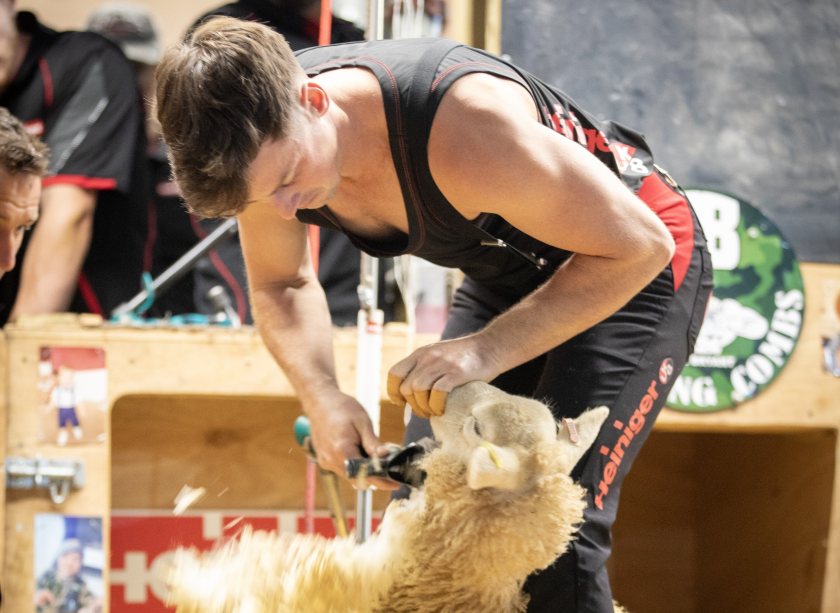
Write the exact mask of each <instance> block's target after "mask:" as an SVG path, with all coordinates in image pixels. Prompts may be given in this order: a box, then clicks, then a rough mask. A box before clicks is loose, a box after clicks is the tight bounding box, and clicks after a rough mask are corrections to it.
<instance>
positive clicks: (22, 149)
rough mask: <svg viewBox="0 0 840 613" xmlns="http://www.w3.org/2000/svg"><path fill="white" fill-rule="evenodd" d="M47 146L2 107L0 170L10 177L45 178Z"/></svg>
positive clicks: (0, 119) (0, 111) (0, 115)
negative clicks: (32, 176) (21, 175)
mask: <svg viewBox="0 0 840 613" xmlns="http://www.w3.org/2000/svg"><path fill="white" fill-rule="evenodd" d="M48 156H49V152H48V149H47V146H46V145H45V144H44V143H43V142H41V141H40V140H39V139H38V138H37V137H35V136H33V135H32V134H30V133H29V132H27V131H26V129H25V128H24V127H23V124H22V123H21V122H20V120H19V119H18V118H17V117H15V116H14V115H12V114H11V113H10V112H9V110H8V109H6V108H4V107H0V168H2V169H3V170H5V171H6V172H7V173H9V174H10V175H17V174H30V175H35V176H37V177H43V176H44V175H45V174H46V172H47V167H48V165H49V157H48Z"/></svg>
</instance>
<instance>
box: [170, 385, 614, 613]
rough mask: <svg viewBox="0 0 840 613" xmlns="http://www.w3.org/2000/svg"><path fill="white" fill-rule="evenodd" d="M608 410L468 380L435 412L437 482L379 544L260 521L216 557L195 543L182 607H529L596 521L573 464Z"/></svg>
mask: <svg viewBox="0 0 840 613" xmlns="http://www.w3.org/2000/svg"><path fill="white" fill-rule="evenodd" d="M607 414H608V411H607V409H606V408H604V407H601V408H598V409H593V410H590V411H587V412H586V413H584V414H583V415H581V416H580V417H579V418H578V419H576V420H575V421H574V423H573V425H570V426H569V427H568V428H567V427H566V426H561V425H559V424H558V423H557V422H555V420H554V417H553V416H552V414H551V412H550V411H549V409H548V408H547V407H546V406H545V405H543V404H542V403H540V402H538V401H536V400H532V399H528V398H522V397H518V396H512V395H509V394H506V393H504V392H502V391H501V390H498V389H496V388H494V387H492V386H490V385H488V384H485V383H480V382H473V383H469V384H467V385H464V386H461V387H459V388H457V389H455V390H453V392H452V393H450V394H449V398H448V400H447V403H446V412H445V413H444V414H443V415H442V416H440V417H434V418H432V429H433V430H434V433H435V438H436V439H437V440H438V441H439V443H440V447H439V448H438V449H436V450H434V451H433V452H431V453H430V454H428V455H427V456H426V457H424V458H423V460H422V462H423V468H424V469H425V471H426V473H427V477H426V481H425V484H424V487H423V488H421V489H419V490H416V491H414V492H413V493H412V495H411V497H410V498H409V499H407V500H404V501H398V502H394V503H392V504H391V505H390V506H389V507H388V509H387V511H386V513H385V517H384V519H383V521H382V524H381V525H380V527H379V529H378V531H377V532H376V533H375V534H374V535H372V536H371V538H370V539H368V540H367V541H365V542H364V543H355V542H354V541H353V540H352V538H350V537H347V538H336V539H327V538H323V537H321V536H318V535H301V534H296V535H290V534H276V533H265V532H252V531H248V530H246V531H245V532H244V533H243V534H242V535H241V536H240V537H239V538H238V539H236V540H235V541H233V542H230V543H228V544H226V545H224V546H223V547H221V548H219V549H217V550H215V551H213V552H211V553H207V554H199V553H196V552H192V551H189V552H188V551H183V550H182V551H180V552H179V556H178V558H177V560H176V564H175V570H174V571H173V574H172V576H171V580H170V583H171V586H170V587H171V594H170V604H175V605H177V607H178V609H177V610H178V611H180V612H181V613H190V612H199V611H200V612H227V611H230V612H234V611H236V612H241V613H245V612H248V613H277V612H306V613H330V612H336V613H338V612H347V613H351V612H352V613H363V612H364V613H386V612H387V613H400V612H406V613H408V612H411V613H424V612H428V613H432V612H436V613H439V612H441V611H453V612H454V611H457V612H459V613H470V612H475V613H486V612H487V611H494V612H496V613H503V612H507V611H511V612H513V611H524V610H525V605H526V603H527V600H526V599H527V596H526V595H525V594H524V593H523V592H522V585H523V583H524V581H525V578H526V577H527V576H528V575H530V574H531V573H532V572H534V571H536V570H540V569H542V568H545V567H547V566H548V565H549V564H551V563H552V562H553V561H554V559H555V558H557V556H559V555H560V554H561V553H563V551H564V550H565V549H566V547H567V545H568V544H569V542H570V540H571V539H572V538H573V536H574V532H575V529H576V527H577V526H578V525H579V523H580V522H581V521H582V519H583V510H584V506H585V503H584V500H583V495H584V491H583V489H582V488H581V487H579V486H578V485H576V484H574V483H573V482H572V480H571V478H570V477H569V472H570V471H571V470H572V468H573V467H574V465H575V464H576V462H577V461H578V459H579V458H580V457H581V456H582V455H583V453H584V452H585V451H586V450H587V449H588V448H589V446H590V445H591V444H592V442H593V441H594V439H595V436H596V435H597V433H598V430H599V429H600V427H601V424H602V423H603V421H604V420H605V419H606V416H607ZM572 432H573V433H574V436H570V433H572ZM572 438H574V439H575V442H573V441H572Z"/></svg>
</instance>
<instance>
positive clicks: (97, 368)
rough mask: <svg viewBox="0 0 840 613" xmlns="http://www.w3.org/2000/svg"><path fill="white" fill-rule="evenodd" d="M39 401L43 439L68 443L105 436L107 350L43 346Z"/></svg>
mask: <svg viewBox="0 0 840 613" xmlns="http://www.w3.org/2000/svg"><path fill="white" fill-rule="evenodd" d="M38 402H39V405H40V413H41V415H42V419H41V429H40V439H41V441H42V442H47V443H54V444H56V445H60V446H65V445H68V444H72V443H93V442H101V441H103V440H104V438H105V416H106V412H107V373H106V371H105V352H104V351H103V350H102V349H100V348H96V347H41V349H40V355H39V359H38Z"/></svg>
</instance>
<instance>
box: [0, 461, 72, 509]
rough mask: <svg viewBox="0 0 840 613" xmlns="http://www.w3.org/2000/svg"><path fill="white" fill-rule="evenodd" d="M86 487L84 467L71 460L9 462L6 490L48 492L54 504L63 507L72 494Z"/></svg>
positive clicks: (7, 463) (7, 465)
mask: <svg viewBox="0 0 840 613" xmlns="http://www.w3.org/2000/svg"><path fill="white" fill-rule="evenodd" d="M84 485H85V463H84V462H83V461H82V460H72V459H61V458H58V459H45V458H6V488H8V489H13V490H32V489H40V488H46V489H48V490H49V491H50V499H51V500H52V501H53V502H54V503H55V504H63V503H64V501H65V500H67V496H68V494H70V490H71V489H74V490H77V489H81V488H82V487H84Z"/></svg>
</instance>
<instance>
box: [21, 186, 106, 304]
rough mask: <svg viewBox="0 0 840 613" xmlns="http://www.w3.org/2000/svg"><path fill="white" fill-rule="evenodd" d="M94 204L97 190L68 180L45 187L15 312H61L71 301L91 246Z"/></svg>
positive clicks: (27, 253)
mask: <svg viewBox="0 0 840 613" xmlns="http://www.w3.org/2000/svg"><path fill="white" fill-rule="evenodd" d="M95 206H96V195H95V192H90V191H87V190H82V189H80V188H78V187H75V186H69V185H56V186H52V187H50V188H47V189H45V190H44V195H43V199H42V212H41V218H40V219H39V221H38V224H37V225H36V227H35V229H34V230H33V233H32V238H31V240H30V242H29V246H28V248H27V250H26V256H25V257H24V260H23V270H22V274H21V282H20V289H19V290H18V295H17V299H16V301H15V306H14V309H13V310H12V315H11V316H12V318H16V317H18V316H19V315H30V314H36V313H56V312H61V311H65V310H67V308H68V307H69V306H70V302H71V300H72V299H73V293H74V291H75V288H76V283H77V281H78V278H79V273H80V272H81V270H82V264H83V263H84V260H85V257H86V255H87V252H88V249H89V248H90V243H91V239H92V235H93V213H94V209H95Z"/></svg>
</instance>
